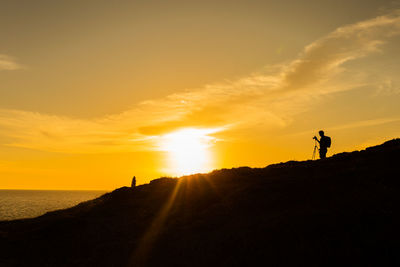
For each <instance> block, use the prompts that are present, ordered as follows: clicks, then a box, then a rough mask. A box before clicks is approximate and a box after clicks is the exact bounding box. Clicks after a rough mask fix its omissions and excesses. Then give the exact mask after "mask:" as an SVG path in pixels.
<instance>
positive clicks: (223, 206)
mask: <svg viewBox="0 0 400 267" xmlns="http://www.w3.org/2000/svg"><path fill="white" fill-rule="evenodd" d="M399 159H400V139H396V140H392V141H389V142H386V143H384V144H382V145H380V146H376V147H371V148H368V149H366V150H363V151H356V152H351V153H341V154H338V155H335V156H333V157H331V158H328V159H326V160H318V161H305V162H287V163H281V164H275V165H270V166H268V167H266V168H262V169H252V168H247V167H243V168H236V169H230V170H227V169H224V170H218V171H214V172H212V173H209V174H198V175H192V176H186V177H182V178H180V179H171V178H161V179H157V180H154V181H152V182H151V183H150V184H147V185H142V186H139V187H137V188H135V189H130V188H120V189H117V190H115V191H113V192H112V193H109V194H106V195H104V196H102V197H100V198H98V199H95V200H92V201H88V202H85V203H81V204H79V205H77V206H75V207H73V208H70V209H66V210H59V211H55V212H51V213H48V214H45V215H43V216H41V217H38V218H34V219H27V220H18V221H9V222H0V255H1V257H0V266H263V265H265V266H267V265H268V266H400V234H399V233H400V230H399V227H400V208H399V204H400V160H399Z"/></svg>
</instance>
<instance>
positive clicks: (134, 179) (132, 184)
mask: <svg viewBox="0 0 400 267" xmlns="http://www.w3.org/2000/svg"><path fill="white" fill-rule="evenodd" d="M135 186H136V176H133V178H132V183H131V187H132V188H135Z"/></svg>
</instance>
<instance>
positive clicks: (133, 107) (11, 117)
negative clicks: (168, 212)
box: [0, 0, 400, 190]
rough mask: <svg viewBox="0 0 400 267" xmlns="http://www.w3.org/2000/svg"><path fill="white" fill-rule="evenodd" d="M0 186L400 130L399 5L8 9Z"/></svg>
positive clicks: (296, 154)
mask: <svg viewBox="0 0 400 267" xmlns="http://www.w3.org/2000/svg"><path fill="white" fill-rule="evenodd" d="M0 33H1V42H0V188H3V189H69V190H79V189H105V190H112V189H114V188H117V187H121V186H125V185H129V184H130V181H131V178H132V176H133V175H135V176H136V177H137V182H138V184H143V183H148V182H149V181H150V180H152V179H155V178H158V177H161V176H179V175H183V174H190V173H194V172H208V171H211V170H213V169H221V168H232V167H239V166H251V167H264V166H266V165H268V164H271V163H277V162H282V161H289V160H307V159H311V156H312V152H313V147H314V141H313V140H312V137H313V136H314V135H317V133H318V131H319V130H321V129H323V130H324V131H325V133H326V135H328V136H330V137H331V138H332V147H331V149H329V151H328V156H330V155H333V154H335V153H340V152H343V151H352V150H356V149H357V150H359V149H364V148H365V147H367V146H371V145H376V144H379V143H382V142H384V141H386V140H388V139H392V138H397V137H399V133H400V105H399V104H398V103H400V77H399V75H398V74H399V70H400V53H399V52H400V1H383V0H370V1H367V0H363V1H361V0H357V1H356V0H346V1H344V0H318V1H317V0H315V1H314V0H280V1H268V0H264V1H253V0H246V1H234V0H229V1H215V0H214V1H207V0H205V1H174V0H172V1H165V0H164V1H156V0H148V1H113V2H112V3H111V2H110V1H102V0H97V1H84V0H81V1H73V0H72V1H64V0H60V1H45V0H37V1H19V0H10V1H7V0H0Z"/></svg>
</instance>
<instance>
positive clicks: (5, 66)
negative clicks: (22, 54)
mask: <svg viewBox="0 0 400 267" xmlns="http://www.w3.org/2000/svg"><path fill="white" fill-rule="evenodd" d="M18 69H22V65H20V64H18V63H17V62H16V61H15V59H14V58H12V57H10V56H7V55H1V54H0V71H1V70H18Z"/></svg>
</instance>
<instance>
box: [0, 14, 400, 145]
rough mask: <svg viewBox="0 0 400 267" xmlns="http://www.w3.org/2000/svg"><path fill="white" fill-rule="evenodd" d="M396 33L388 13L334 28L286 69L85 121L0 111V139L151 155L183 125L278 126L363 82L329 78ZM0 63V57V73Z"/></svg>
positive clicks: (396, 19) (395, 19)
mask: <svg viewBox="0 0 400 267" xmlns="http://www.w3.org/2000/svg"><path fill="white" fill-rule="evenodd" d="M399 34H400V16H399V11H395V12H392V13H390V14H387V15H384V16H379V17H376V18H373V19H370V20H366V21H362V22H359V23H355V24H352V25H347V26H344V27H341V28H338V29H336V30H335V31H333V32H332V33H330V34H328V35H326V36H324V37H323V38H321V39H319V40H316V41H315V42H313V43H311V44H310V45H308V46H307V47H305V49H304V51H303V52H302V53H300V55H299V56H298V57H297V58H296V59H294V60H293V61H291V62H288V63H287V64H282V65H281V66H278V67H276V66H271V67H267V68H266V69H267V70H264V71H261V72H259V73H253V74H251V75H249V76H248V77H244V78H242V79H238V80H236V81H225V82H224V83H219V84H211V85H206V86H204V87H203V88H199V89H193V90H187V91H186V92H181V93H176V94H172V95H169V96H167V97H166V98H162V99H154V100H149V101H144V102H142V103H141V104H139V105H137V106H136V107H134V108H132V109H130V110H127V111H126V112H123V113H121V114H114V115H109V116H106V117H103V118H97V119H93V120H78V119H71V118H68V117H59V116H52V115H46V114H40V113H35V112H29V111H18V110H6V109H3V110H0V136H4V137H6V138H7V139H12V140H13V141H12V142H8V143H7V144H8V145H10V146H17V147H26V148H32V149H39V150H47V151H58V152H67V153H90V152H96V153H98V152H114V151H136V150H148V149H150V150H154V149H156V148H155V147H156V145H155V143H156V142H155V139H156V138H157V137H159V136H162V135H163V134H165V133H168V132H171V131H174V130H177V129H180V128H185V127H192V128H215V129H224V130H226V129H233V128H234V129H240V128H241V127H246V128H248V127H251V126H252V125H255V124H258V123H260V122H263V123H264V125H266V127H271V128H276V127H279V128H283V127H285V126H287V125H288V124H290V122H291V118H292V117H293V115H295V114H297V113H299V112H301V111H304V110H306V109H308V108H309V106H310V100H315V99H316V98H318V97H321V96H323V95H326V94H331V93H333V92H337V91H343V90H351V89H353V88H356V87H358V86H360V85H363V84H364V83H365V81H364V80H362V79H360V80H357V79H347V80H346V82H345V83H344V82H340V80H337V79H336V80H335V78H336V77H339V76H340V75H344V74H345V72H346V69H345V63H347V62H349V61H352V60H356V59H359V58H363V57H366V56H368V55H369V54H371V53H378V52H379V51H380V49H382V47H383V45H384V44H385V43H386V42H388V41H389V40H390V38H392V37H394V36H397V35H399ZM1 60H2V57H1V56H0V69H1V66H2V65H1ZM3 65H4V66H6V64H3ZM10 66H12V65H9V67H8V68H11V67H10ZM3 69H4V67H3ZM221 131H223V130H221Z"/></svg>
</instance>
